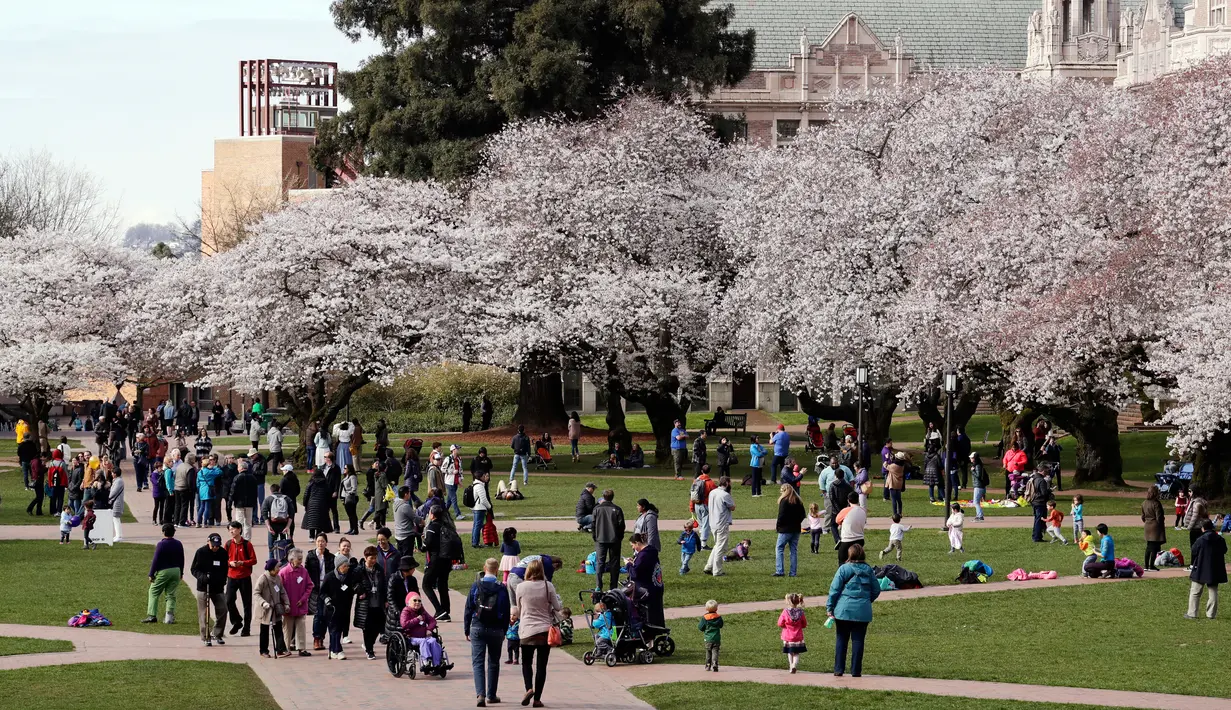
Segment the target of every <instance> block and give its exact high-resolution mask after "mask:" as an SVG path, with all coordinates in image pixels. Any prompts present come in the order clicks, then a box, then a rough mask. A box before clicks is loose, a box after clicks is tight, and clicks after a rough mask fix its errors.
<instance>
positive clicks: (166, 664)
mask: <svg viewBox="0 0 1231 710" xmlns="http://www.w3.org/2000/svg"><path fill="white" fill-rule="evenodd" d="M0 697H3V698H4V699H5V703H4V704H5V707H11V708H22V709H23V710H62V709H63V708H68V707H80V708H84V707H90V708H109V707H127V708H140V709H141V710H183V708H190V707H206V706H208V707H209V708H210V710H279V708H280V706H279V705H278V703H277V702H275V701H274V698H273V696H272V695H270V694H269V690H268V689H267V688H266V687H265V684H264V683H262V682H261V680H260V678H258V677H257V675H256V673H255V672H254V671H253V670H252V669H251V668H249V667H248V666H246V665H244V664H242V663H219V662H217V661H171V660H163V659H159V660H149V661H103V662H100V663H78V664H73V665H67V666H49V667H40V668H23V669H20V670H12V671H0Z"/></svg>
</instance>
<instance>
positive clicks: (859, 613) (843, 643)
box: [825, 544, 881, 678]
mask: <svg viewBox="0 0 1231 710" xmlns="http://www.w3.org/2000/svg"><path fill="white" fill-rule="evenodd" d="M880 593H881V587H880V583H879V582H878V581H877V580H876V574H874V573H873V572H872V568H871V567H869V566H868V564H867V563H866V562H864V554H863V545H860V544H854V545H851V547H850V549H849V550H847V552H846V564H844V565H842V566H841V567H839V568H838V571H837V572H836V573H834V576H833V582H832V583H831V584H830V585H829V600H828V601H827V603H826V604H825V610H826V611H827V612H828V614H829V618H831V619H833V620H834V621H835V622H836V623H837V627H838V629H837V631H838V638H837V641H836V642H835V643H834V662H833V674H834V675H836V676H841V675H842V674H843V673H845V672H846V647H847V645H848V644H849V645H850V647H851V675H852V676H853V677H856V678H858V677H859V676H861V675H863V640H864V638H865V637H866V636H867V635H868V624H870V623H871V622H872V602H874V601H876V598H877V597H878V596H880Z"/></svg>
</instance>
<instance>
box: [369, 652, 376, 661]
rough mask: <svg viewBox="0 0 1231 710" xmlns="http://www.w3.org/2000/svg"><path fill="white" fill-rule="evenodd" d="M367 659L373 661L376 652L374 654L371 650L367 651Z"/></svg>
mask: <svg viewBox="0 0 1231 710" xmlns="http://www.w3.org/2000/svg"><path fill="white" fill-rule="evenodd" d="M368 660H369V661H375V660H376V654H375V653H372V652H371V651H368Z"/></svg>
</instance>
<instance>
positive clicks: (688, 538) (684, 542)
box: [677, 520, 701, 574]
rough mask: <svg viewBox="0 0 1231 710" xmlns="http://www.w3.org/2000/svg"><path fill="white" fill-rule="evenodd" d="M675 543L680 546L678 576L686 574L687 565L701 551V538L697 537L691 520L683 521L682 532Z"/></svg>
mask: <svg viewBox="0 0 1231 710" xmlns="http://www.w3.org/2000/svg"><path fill="white" fill-rule="evenodd" d="M677 543H678V544H679V546H680V574H688V563H689V562H690V561H691V560H692V556H693V555H695V554H697V550H700V549H701V538H700V537H698V536H697V531H696V526H695V525H694V524H693V522H692V521H691V520H685V521H684V532H682V533H680V539H679V540H678V541H677Z"/></svg>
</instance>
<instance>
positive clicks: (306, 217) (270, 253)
mask: <svg viewBox="0 0 1231 710" xmlns="http://www.w3.org/2000/svg"><path fill="white" fill-rule="evenodd" d="M464 218H465V214H464V211H463V209H462V205H461V203H460V202H459V201H458V200H457V199H456V198H454V197H453V196H451V195H450V194H449V193H448V192H446V191H445V190H444V189H443V188H441V187H439V186H437V185H434V184H432V183H410V182H403V181H398V180H392V179H368V180H362V181H359V182H356V183H354V184H352V185H350V186H348V187H346V188H342V189H338V190H334V191H331V192H330V193H329V194H328V195H326V196H324V197H321V198H319V199H315V200H310V201H307V202H304V203H301V204H297V205H291V206H288V207H286V208H285V209H283V210H281V211H279V212H276V213H273V214H271V215H269V216H267V217H266V218H265V219H263V220H262V221H261V222H259V223H258V224H257V225H255V226H254V227H253V230H252V232H253V233H252V235H251V237H250V238H249V239H247V240H245V241H244V242H243V243H241V244H239V245H238V246H236V247H235V248H233V249H230V250H228V251H226V252H223V253H222V254H219V255H217V256H214V257H212V258H211V259H210V261H209V262H208V273H209V274H210V278H209V279H207V280H205V279H199V278H195V277H194V276H193V272H192V270H191V269H192V265H187V266H184V265H175V266H173V267H172V270H171V271H168V272H166V273H167V275H166V277H165V278H170V279H172V280H183V281H194V283H192V285H191V287H190V289H189V292H188V293H187V294H182V293H181V294H176V295H174V296H172V297H171V298H172V299H174V300H175V301H176V304H177V305H171V304H168V303H166V299H165V298H164V300H163V303H162V304H161V305H160V306H156V307H154V308H153V309H152V311H153V312H158V311H160V310H164V309H170V311H171V312H172V313H177V314H178V315H179V317H182V318H183V322H184V323H185V324H186V328H185V330H184V333H183V335H182V336H180V337H179V338H178V339H177V343H176V344H175V346H174V347H172V348H169V349H168V351H167V353H168V357H169V358H170V360H171V362H169V363H168V364H170V365H175V364H178V365H179V366H180V367H181V368H182V369H185V370H189V371H193V372H195V373H196V377H197V381H199V382H200V383H201V384H203V385H226V386H228V387H230V388H231V389H234V390H236V391H239V392H244V393H249V394H254V395H255V394H257V393H259V392H263V391H272V392H274V393H275V394H276V396H277V399H278V403H279V405H281V406H283V407H285V408H286V411H287V414H288V415H289V416H290V418H291V419H292V420H294V421H295V423H296V424H297V425H298V427H299V430H300V431H306V429H307V426H308V424H309V423H310V422H312V421H320V422H321V424H322V426H324V427H329V426H331V425H332V423H333V421H334V420H335V419H336V417H337V416H338V414H339V413H340V412H341V411H342V410H343V409H345V407H346V403H347V402H348V401H349V399H350V397H351V395H353V394H354V393H355V392H356V391H357V390H358V389H359V388H361V387H363V386H364V385H365V384H367V383H368V382H372V381H382V382H388V381H390V380H391V379H392V378H393V377H394V376H395V375H396V374H398V373H399V372H401V371H404V370H405V369H406V368H408V367H410V366H412V365H414V364H417V363H420V362H425V361H436V360H438V359H440V358H442V357H446V356H448V355H449V354H451V353H452V352H453V351H454V348H455V345H454V343H455V340H454V339H455V338H457V337H460V336H464V335H465V334H464V333H461V334H460V336H459V331H458V324H459V323H462V324H464V323H465V322H467V320H468V318H467V314H468V313H470V312H471V309H472V308H473V307H474V305H475V303H476V301H478V300H480V299H478V298H476V297H475V296H474V293H475V291H474V290H473V289H472V288H471V285H472V284H473V283H476V282H477V281H478V280H481V279H483V278H485V273H486V271H485V269H484V265H485V260H484V257H483V256H482V254H481V253H477V252H476V250H475V246H476V244H475V243H474V240H473V238H472V236H471V235H472V232H473V230H470V229H469V228H467V227H466V226H465V225H464V221H463V220H464ZM303 445H304V442H303V441H302V440H301V442H300V446H301V447H302V446H303Z"/></svg>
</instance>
